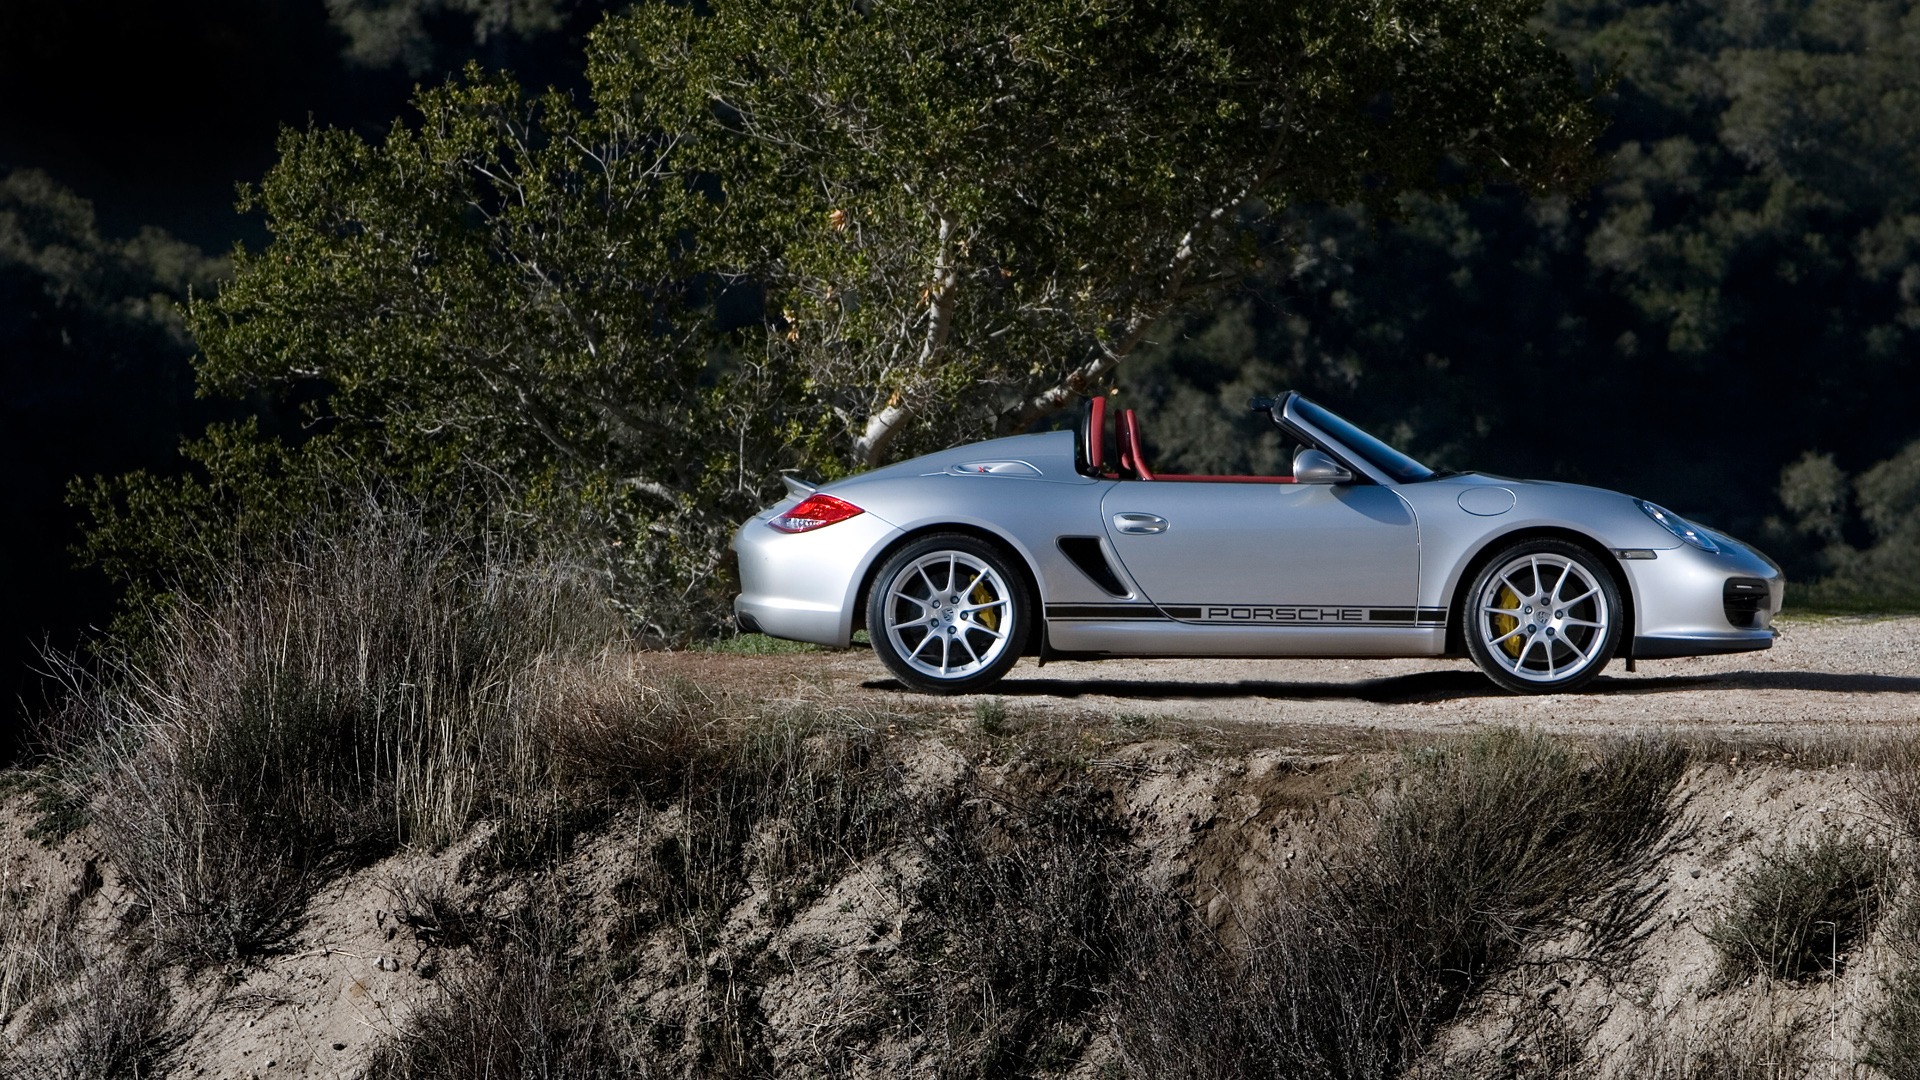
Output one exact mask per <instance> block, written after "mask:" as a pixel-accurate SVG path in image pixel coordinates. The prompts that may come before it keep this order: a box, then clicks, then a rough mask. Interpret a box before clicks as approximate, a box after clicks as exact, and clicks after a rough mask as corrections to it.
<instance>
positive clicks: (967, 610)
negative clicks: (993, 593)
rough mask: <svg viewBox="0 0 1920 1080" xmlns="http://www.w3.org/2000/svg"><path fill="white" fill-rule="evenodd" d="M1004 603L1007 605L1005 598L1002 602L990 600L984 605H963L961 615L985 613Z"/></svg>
mask: <svg viewBox="0 0 1920 1080" xmlns="http://www.w3.org/2000/svg"><path fill="white" fill-rule="evenodd" d="M1004 603H1006V600H1005V599H1004V598H1003V599H1000V600H989V601H987V602H986V603H984V604H962V605H960V614H962V615H971V614H973V613H974V612H976V611H985V610H986V609H988V608H996V607H999V606H1000V605H1002V604H1004Z"/></svg>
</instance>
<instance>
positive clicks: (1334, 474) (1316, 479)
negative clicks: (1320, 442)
mask: <svg viewBox="0 0 1920 1080" xmlns="http://www.w3.org/2000/svg"><path fill="white" fill-rule="evenodd" d="M1293 482H1294V483H1296V484H1349V483H1352V482H1353V474H1352V473H1350V472H1348V471H1347V470H1346V468H1345V467H1343V466H1342V465H1341V464H1340V463H1339V462H1337V461H1335V460H1333V459H1332V458H1330V457H1328V456H1327V455H1326V454H1324V453H1322V452H1321V451H1318V450H1302V451H1300V452H1299V453H1297V454H1295V455H1293Z"/></svg>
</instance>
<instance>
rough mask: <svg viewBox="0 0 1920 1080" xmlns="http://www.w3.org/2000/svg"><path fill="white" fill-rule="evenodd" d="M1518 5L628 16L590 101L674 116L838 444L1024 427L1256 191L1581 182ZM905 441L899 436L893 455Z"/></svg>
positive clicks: (1578, 159)
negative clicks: (720, 198) (1452, 173)
mask: <svg viewBox="0 0 1920 1080" xmlns="http://www.w3.org/2000/svg"><path fill="white" fill-rule="evenodd" d="M1531 14H1532V10H1531V6H1530V5H1528V4H1524V3H1505V2H1503V3H1497V4H1492V5H1487V4H1479V5H1464V4H1453V3H1445V2H1409V3H1393V4H1388V5H1386V6H1384V7H1383V6H1381V5H1379V4H1354V3H1344V2H1342V3H1331V4H1328V3H1317V4H1284V5H1281V6H1279V7H1276V6H1274V5H1272V4H1268V3H1224V4H1223V3H1214V2H1207V3H1185V2H1176V3H1157V4H1152V5H1147V4H1139V3H1131V2H1126V0H1113V2H1103V3H1099V4H1095V5H1094V6H1093V7H1091V8H1089V7H1087V6H1086V5H1082V4H1061V3H1058V2H1057V0H1027V2H1022V3H1016V4H1011V5H1010V4H1006V3H961V4H942V5H935V6H931V7H929V6H924V5H922V6H916V7H904V6H900V5H895V4H888V3H882V4H873V5H865V6H853V7H848V6H843V5H821V4H818V3H815V2H812V0H747V2H737V3H728V4H723V5H719V6H717V7H716V9H715V10H714V12H713V13H712V14H711V15H703V14H697V13H695V12H694V11H692V10H691V9H688V8H684V7H678V6H673V5H646V6H643V7H640V8H638V9H636V10H635V11H633V12H632V13H630V14H628V15H625V16H622V17H619V18H616V19H613V20H611V21H610V22H609V23H608V24H606V25H605V26H604V27H602V29H601V30H600V31H599V32H598V33H596V35H595V38H594V48H593V50H592V69H591V71H592V76H593V82H594V85H595V87H596V94H597V95H598V97H599V100H600V102H601V104H602V107H603V108H615V107H618V108H632V109H636V110H639V111H642V112H645V113H647V114H649V115H651V116H654V117H656V118H657V119H656V120H655V121H654V122H655V123H656V125H657V126H659V127H661V128H663V129H665V130H669V131H676V132H686V133H687V142H686V143H685V144H684V147H683V151H682V152H683V153H684V154H686V155H687V156H688V160H689V161H691V162H694V163H697V164H695V165H694V166H693V167H695V168H698V169H699V170H701V171H702V172H705V173H709V174H711V175H713V176H714V177H716V179H717V182H718V184H719V186H720V187H721V189H722V190H723V191H724V193H725V197H726V198H727V200H728V202H729V204H730V205H738V204H745V206H746V208H747V213H749V214H750V215H751V220H752V222H753V224H754V226H755V227H754V228H751V229H745V230H741V231H739V232H738V233H735V234H730V235H729V236H728V237H727V238H726V239H727V241H728V243H727V249H726V251H725V253H724V254H723V255H722V256H721V261H722V262H723V263H724V264H726V265H729V266H732V267H734V268H736V269H737V271H738V272H740V273H743V274H747V275H750V276H754V277H755V278H757V279H758V280H762V281H764V282H766V284H767V286H768V288H769V290H770V292H769V309H770V310H769V314H770V315H772V314H773V313H775V312H777V313H778V314H777V317H774V318H772V319H771V322H772V324H773V330H774V333H773V334H772V335H771V337H770V339H769V341H768V349H769V355H770V356H772V357H774V358H776V359H778V360H780V361H782V362H784V363H790V364H793V365H796V366H797V367H798V368H799V369H800V370H802V371H804V372H805V373H806V375H807V378H808V380H809V387H810V389H811V390H812V392H814V393H816V394H818V395H820V396H821V397H822V398H823V399H824V400H825V401H826V402H827V403H829V404H830V405H832V406H833V408H834V412H835V416H836V417H837V418H838V425H837V427H838V430H836V431H834V432H831V436H832V438H831V441H830V443H829V445H831V446H832V447H833V448H834V450H835V451H836V452H837V453H838V454H841V455H845V456H846V457H848V458H849V459H850V460H851V461H852V462H854V463H858V464H864V465H872V464H877V463H879V462H881V461H884V460H886V459H887V458H888V457H890V456H892V455H893V454H894V453H896V452H905V451H907V450H910V449H913V448H917V447H927V446H936V445H945V444H947V443H949V442H952V441H955V440H957V439H959V438H962V437H977V436H978V434H979V433H980V432H981V431H982V430H986V429H993V428H998V429H999V430H1001V431H1003V432H1005V431H1009V430H1018V429H1020V428H1022V427H1024V426H1025V425H1026V424H1027V423H1029V422H1031V421H1032V420H1034V419H1037V418H1038V417H1041V416H1044V415H1046V414H1047V413H1050V412H1052V411H1054V410H1056V409H1058V408H1060V407H1061V406H1063V405H1065V404H1066V403H1067V402H1068V401H1069V400H1071V398H1072V396H1073V395H1074V394H1076V393H1078V392H1082V391H1084V390H1086V389H1087V388H1088V387H1090V386H1096V385H1099V384H1100V383H1101V381H1102V380H1103V378H1104V376H1105V373H1106V372H1108V371H1109V370H1110V369H1111V368H1112V367H1113V365H1114V364H1116V363H1118V362H1119V361H1120V360H1121V359H1123V358H1124V357H1125V356H1127V355H1128V354H1129V353H1130V352H1131V351H1132V350H1133V349H1134V347H1135V346H1136V345H1137V344H1138V343H1139V342H1140V340H1141V339H1142V336H1143V335H1144V334H1145V332H1146V331H1147V329H1148V327H1149V326H1151V325H1152V324H1153V323H1154V322H1155V321H1156V320H1158V319H1160V318H1161V317H1162V316H1164V315H1165V314H1167V313H1169V312H1172V311H1178V310H1185V309H1188V308H1191V307H1193V306H1195V305H1197V304H1201V303H1203V302H1204V301H1205V300H1206V299H1207V298H1209V297H1211V296H1213V295H1215V294H1216V293H1217V292H1218V291H1219V289H1220V287H1221V286H1223V285H1225V284H1226V283H1228V282H1231V281H1234V280H1237V279H1238V278H1239V277H1240V275H1241V274H1242V273H1243V272H1244V270H1245V268H1246V263H1247V259H1248V257H1249V256H1250V255H1251V254H1252V252H1251V248H1250V244H1249V241H1250V240H1251V237H1252V235H1253V230H1255V229H1256V228H1258V227H1259V225H1260V223H1261V222H1262V221H1264V220H1265V219H1266V218H1267V217H1268V216H1269V214H1270V212H1271V209H1272V208H1280V207H1286V206H1290V205H1293V204H1296V203H1301V202H1315V201H1347V200H1351V199H1360V200H1363V201H1365V202H1366V203H1368V204H1369V205H1374V206H1386V205H1390V204H1391V203H1392V200H1393V198H1394V196H1395V195H1396V194H1398V193H1399V192H1401V191H1403V190H1407V189H1409V188H1424V187H1432V186H1435V185H1436V184H1437V183H1438V182H1439V173H1438V172H1437V168H1438V166H1439V165H1440V163H1441V162H1442V160H1443V159H1446V158H1447V157H1448V156H1449V155H1451V156H1452V158H1453V160H1454V161H1455V162H1456V163H1457V165H1458V166H1459V167H1461V169H1462V171H1463V174H1464V175H1467V176H1471V177H1474V178H1479V177H1483V176H1489V175H1491V176H1494V177H1497V178H1501V179H1506V180H1510V181H1513V182H1517V183H1521V184H1524V185H1526V186H1528V187H1530V188H1531V187H1544V186H1547V185H1551V184H1556V183H1562V184H1564V183H1578V182H1579V181H1580V180H1581V179H1582V178H1583V177H1584V176H1585V175H1586V170H1587V166H1588V163H1589V159H1588V158H1587V156H1586V147H1587V144H1588V143H1589V142H1590V141H1591V139H1592V137H1593V135H1594V133H1595V131H1596V130H1597V129H1596V124H1595V117H1594V115H1593V114H1592V112H1591V111H1590V110H1589V109H1588V107H1587V105H1586V103H1585V101H1584V99H1583V97H1582V95H1581V93H1580V92H1579V90H1578V88H1577V86H1576V85H1575V84H1574V82H1573V80H1572V78H1571V71H1570V69H1569V67H1568V65H1567V64H1566V63H1565V61H1564V60H1562V59H1561V58H1560V57H1559V56H1558V55H1557V54H1555V53H1554V52H1553V51H1552V50H1551V49H1550V48H1548V47H1547V46H1546V45H1545V44H1544V43H1543V42H1541V41H1540V40H1539V39H1538V37H1537V35H1536V34H1535V32H1534V31H1533V30H1532V29H1531V26H1530V23H1529V17H1530V15H1531ZM908 429H910V430H911V435H910V436H909V437H908V438H907V440H906V442H905V443H904V444H903V445H902V446H901V447H898V448H895V447H894V442H895V440H896V439H899V438H900V437H901V436H902V435H903V434H904V433H905V432H906V431H907V430H908Z"/></svg>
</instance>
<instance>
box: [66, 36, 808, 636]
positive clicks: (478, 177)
mask: <svg viewBox="0 0 1920 1080" xmlns="http://www.w3.org/2000/svg"><path fill="white" fill-rule="evenodd" d="M418 105H419V107H420V109H421V111H422V114H423V117H422V122H421V124H420V125H419V126H418V127H417V128H407V127H404V126H396V127H395V128H394V129H393V131H392V132H391V133H390V134H389V135H388V136H387V138H386V139H385V140H384V141H383V142H381V143H379V144H369V143H366V142H363V141H362V140H360V139H359V138H357V137H355V136H353V135H351V134H348V133H345V132H340V131H326V130H316V131H309V132H302V133H294V132H290V133H288V134H286V135H285V136H284V137H283V138H282V141H281V159H280V162H279V163H278V164H277V165H276V166H275V168H274V169H273V171H272V172H271V173H270V174H269V175H268V176H267V178H266V180H265V181H264V182H263V183H262V184H261V185H260V187H259V188H258V189H257V190H254V191H252V192H250V193H249V194H248V196H247V201H246V204H245V205H247V206H249V207H252V208H255V209H259V210H261V211H263V212H264V213H265V215H266V218H267V224H268V226H269V228H270V229H271V230H272V231H273V234H274V240H273V243H272V244H271V245H270V246H269V248H268V249H267V250H266V251H265V252H262V253H259V254H249V253H246V252H237V253H236V254H235V267H236V274H235V278H234V280H233V282H232V283H231V284H230V285H229V286H227V287H226V288H224V289H222V290H221V292H220V294H219V296H218V297H217V298H215V299H202V300H197V301H196V302H194V303H193V304H192V305H191V306H190V308H189V311H188V315H189V323H190V325H191V327H192V329H193V332H194V334H195V336H196V338H197V340H198V341H199V344H200V346H201V348H202V350H203V353H202V356H201V358H200V360H199V362H198V368H199V373H200V378H201V381H202V385H203V388H204V389H206V390H207V391H209V392H213V393H222V394H229V395H247V394H256V393H262V392H265V393H270V394H277V395H282V396H286V397H289V398H292V399H296V400H304V401H305V406H304V409H305V411H306V413H307V414H308V417H309V427H308V434H307V435H306V437H305V438H304V440H303V441H300V442H299V443H298V444H282V443H279V442H276V441H273V440H268V439H266V438H264V437H263V436H262V435H261V433H260V432H259V431H258V430H257V429H255V428H251V427H247V426H244V425H242V426H238V427H231V428H225V429H216V430H215V431H213V432H211V433H210V434H209V435H208V437H207V438H206V439H204V440H201V441H199V442H197V443H195V444H192V445H191V446H190V448H189V454H190V456H191V457H192V458H193V459H194V461H195V463H196V464H197V465H198V466H199V467H200V468H199V472H198V475H197V476H196V477H194V478H189V479H186V480H181V481H159V480H154V479H151V478H147V477H139V476H135V477H129V478H122V479H119V480H115V481H110V482H106V483H103V484H97V485H95V486H94V487H92V488H91V489H89V490H87V491H85V492H82V493H81V498H83V499H84V500H85V501H87V502H88V503H89V504H90V506H91V507H92V510H93V514H94V517H95V519H96V521H97V522H98V527H97V528H96V530H95V532H94V535H93V539H92V541H91V546H92V548H93V554H94V556H95V558H96V559H97V560H98V561H100V562H102V563H103V564H105V565H107V566H108V567H109V569H111V570H114V571H116V572H118V573H119V574H120V575H121V576H122V577H123V578H124V579H128V580H132V581H136V582H141V581H144V582H146V583H148V587H149V588H158V587H160V585H161V584H165V585H169V586H171V585H176V584H185V585H186V586H188V587H189V589H190V590H191V587H192V586H193V585H194V582H192V581H187V582H184V583H182V582H179V581H177V580H176V578H177V576H178V572H177V570H175V568H174V565H173V564H177V563H178V562H179V561H180V560H181V556H182V554H183V553H189V552H192V551H194V550H195V549H196V548H199V549H206V548H210V547H219V546H222V544H223V542H224V540H225V538H226V536H227V535H229V534H231V533H233V532H236V531H237V532H238V533H240V534H241V535H243V536H244V535H267V536H271V535H274V534H275V533H276V532H278V531H283V530H284V528H285V527H286V523H287V521H288V520H289V514H293V513H298V512H301V511H302V510H303V509H304V508H306V507H309V506H311V505H313V504H314V503H315V502H316V501H324V499H323V498H322V493H324V492H326V491H331V490H338V489H341V488H346V489H349V490H351V489H354V488H356V487H359V486H363V485H365V484H375V485H384V486H388V487H392V488H396V489H398V490H399V491H401V492H404V493H406V495H407V496H408V497H411V498H413V499H416V500H418V501H420V502H421V503H423V504H424V505H427V506H431V507H433V508H434V511H435V513H436V515H438V516H440V517H441V518H442V519H443V520H445V521H447V522H450V523H452V525H453V526H455V527H457V528H463V529H467V530H469V531H475V530H477V531H485V532H492V533H507V534H520V535H522V536H523V537H525V536H531V537H532V538H533V539H534V540H537V541H539V542H543V543H552V544H556V545H558V546H559V547H561V548H564V549H565V550H568V551H570V552H574V553H576V556H577V557H578V558H579V559H580V560H582V561H583V562H585V563H586V564H587V565H588V566H591V567H593V568H594V569H595V570H596V571H597V572H598V573H600V574H602V575H604V576H605V577H607V578H608V579H609V580H610V582H611V583H612V585H613V588H612V590H611V591H612V593H613V595H614V596H616V597H617V598H619V599H621V600H624V601H626V602H627V603H628V605H629V610H630V614H631V615H632V617H633V619H634V621H635V623H636V624H637V625H638V626H640V627H641V628H642V629H644V630H646V631H648V632H650V633H653V634H656V635H660V636H668V637H674V636H680V635H684V634H686V633H689V632H697V631H700V630H703V629H705V628H706V627H709V626H711V625H713V624H714V623H715V622H716V621H718V620H719V619H721V618H724V617H725V612H726V608H727V603H728V601H729V599H730V593H729V589H728V586H727V581H726V576H725V575H724V574H722V573H719V572H718V571H719V566H720V561H721V556H722V554H723V553H724V539H725V536H726V535H727V533H728V531H730V529H731V526H732V524H733V522H735V521H737V520H739V519H740V518H742V517H744V516H746V514H747V513H749V512H750V511H751V510H752V509H754V508H756V507H757V506H758V504H759V503H760V501H761V487H762V485H764V484H765V483H766V482H767V479H768V476H769V474H770V470H768V469H767V468H766V465H767V463H768V462H769V460H771V459H773V458H774V457H775V453H774V451H775V448H776V447H777V445H778V443H779V441H780V437H779V433H778V431H777V430H775V429H774V428H773V424H772V423H771V422H769V421H768V418H769V417H771V416H772V415H773V406H774V405H775V404H777V399H778V397H779V396H780V394H781V392H782V383H781V382H780V380H779V379H778V378H777V377H776V376H775V375H774V374H773V373H771V372H770V371H769V370H768V369H766V368H765V367H764V366H761V365H756V364H753V363H749V362H745V361H744V360H743V359H741V358H740V357H739V356H737V355H736V354H735V353H733V352H732V351H730V345H729V337H728V335H726V334H724V333H722V332H721V331H720V330H718V329H717V328H716V326H715V325H714V319H713V312H712V310H711V308H712V301H713V299H714V293H715V291H716V290H717V288H718V286H717V284H716V283H713V282H710V281H709V282H707V283H706V284H705V285H703V284H702V278H701V268H700V267H699V266H698V265H697V264H695V263H693V262H691V261H689V260H688V258H687V257H686V256H687V245H686V244H685V242H684V232H685V230H686V229H688V228H689V227H691V226H693V225H696V224H699V223H700V222H702V221H703V220H705V219H706V218H708V217H711V216H712V214H713V213H714V212H715V208H714V207H713V206H712V205H711V203H710V201H709V200H707V199H706V198H705V196H703V195H701V194H700V193H699V192H697V191H695V190H693V189H692V188H691V187H690V186H689V183H688V181H687V178H686V177H685V176H683V175H682V174H681V173H679V172H678V171H675V170H674V169H673V168H671V167H670V166H669V165H668V164H667V163H665V162H664V161H663V160H662V159H661V157H660V156H659V151H660V149H661V147H660V146H659V145H657V144H656V143H655V142H654V141H653V138H652V135H651V133H650V132H648V131H646V130H644V129H642V130H635V129H634V128H633V127H632V126H631V123H630V119H631V118H629V117H626V116H624V115H621V114H616V113H612V112H607V111H602V112H600V113H597V114H589V113H586V112H583V111H581V110H580V109H578V108H576V107H575V106H574V105H573V104H572V103H571V102H569V101H568V100H567V99H566V98H565V97H564V96H562V95H558V94H547V95H545V96H541V97H533V98H529V97H527V96H524V95H522V94H521V92H520V91H519V90H518V89H516V88H515V87H514V86H513V85H512V84H511V83H510V82H508V81H506V80H504V79H496V78H488V77H483V76H481V75H479V74H478V73H472V72H470V74H469V77H468V79H467V80H466V81H465V82H463V83H460V84H456V85H449V86H445V87H441V88H438V89H433V90H428V91H424V92H422V94H421V95H420V96H419V98H418ZM217 561H218V560H217V559H216V560H215V562H216V563H217Z"/></svg>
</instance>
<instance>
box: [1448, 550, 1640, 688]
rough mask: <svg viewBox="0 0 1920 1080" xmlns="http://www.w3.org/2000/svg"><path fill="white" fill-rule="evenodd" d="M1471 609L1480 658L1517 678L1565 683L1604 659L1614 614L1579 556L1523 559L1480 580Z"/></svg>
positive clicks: (1549, 554) (1548, 554) (1545, 554)
mask: <svg viewBox="0 0 1920 1080" xmlns="http://www.w3.org/2000/svg"><path fill="white" fill-rule="evenodd" d="M1474 610H1475V612H1476V615H1475V617H1474V619H1473V623H1472V625H1473V629H1474V632H1475V633H1477V634H1479V635H1480V641H1481V643H1482V644H1484V645H1485V646H1486V650H1485V651H1486V654H1487V655H1488V656H1489V657H1491V658H1492V659H1493V661H1494V662H1495V663H1497V664H1499V665H1500V666H1501V668H1503V669H1504V670H1505V671H1506V672H1507V673H1508V674H1509V675H1511V676H1513V677H1514V678H1516V679H1521V680H1524V681H1526V682H1530V683H1558V682H1564V681H1567V680H1569V679H1572V678H1574V677H1576V676H1578V675H1579V674H1580V673H1581V672H1584V671H1586V670H1587V669H1588V668H1591V667H1593V666H1594V665H1595V664H1597V663H1604V662H1605V661H1606V659H1607V657H1606V655H1605V652H1606V644H1607V641H1608V633H1607V631H1608V629H1609V626H1610V623H1611V621H1612V619H1613V617H1614V612H1613V610H1612V608H1611V606H1610V605H1609V604H1608V602H1607V591H1606V590H1605V589H1603V588H1601V586H1600V582H1599V581H1598V580H1597V579H1596V578H1595V577H1594V575H1593V571H1591V570H1589V569H1588V568H1587V567H1586V566H1585V565H1584V564H1582V563H1581V562H1580V561H1579V560H1577V559H1572V558H1569V557H1567V556H1564V555H1559V554H1555V553H1553V552H1533V553H1529V554H1526V555H1521V556H1519V557H1518V558H1515V559H1513V560H1511V561H1509V562H1507V563H1506V564H1505V565H1503V566H1501V567H1500V568H1499V569H1497V570H1495V571H1494V572H1493V573H1492V574H1490V575H1488V576H1487V577H1486V579H1485V584H1484V585H1482V586H1481V589H1480V595H1479V596H1478V597H1476V598H1475V600H1474Z"/></svg>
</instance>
